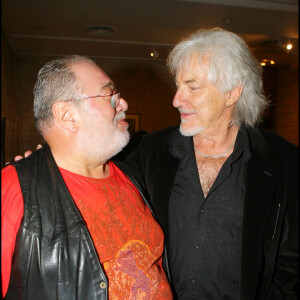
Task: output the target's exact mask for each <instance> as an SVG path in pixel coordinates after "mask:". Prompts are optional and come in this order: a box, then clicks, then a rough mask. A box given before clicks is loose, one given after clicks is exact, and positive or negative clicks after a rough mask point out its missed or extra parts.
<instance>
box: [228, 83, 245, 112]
mask: <svg viewBox="0 0 300 300" xmlns="http://www.w3.org/2000/svg"><path fill="white" fill-rule="evenodd" d="M243 88H244V85H243V83H239V84H238V85H236V86H235V87H234V88H233V89H232V90H231V91H229V92H228V93H226V106H227V107H230V106H232V105H233V104H235V102H236V101H238V99H239V98H240V96H241V94H242V92H243Z"/></svg>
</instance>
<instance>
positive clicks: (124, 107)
mask: <svg viewBox="0 0 300 300" xmlns="http://www.w3.org/2000/svg"><path fill="white" fill-rule="evenodd" d="M127 109H128V104H127V102H126V100H124V99H123V98H121V99H120V102H119V105H118V106H117V107H116V111H117V112H119V111H126V110H127Z"/></svg>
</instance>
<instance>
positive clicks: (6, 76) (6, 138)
mask: <svg viewBox="0 0 300 300" xmlns="http://www.w3.org/2000/svg"><path fill="white" fill-rule="evenodd" d="M15 78H16V74H15V56H14V55H13V53H12V51H11V50H10V48H9V46H8V44H7V41H6V38H5V35H4V34H3V33H2V32H1V133H2V134H1V167H2V166H3V165H4V163H5V162H7V161H8V160H10V159H11V157H12V155H14V153H16V151H17V150H18V148H17V145H18V140H17V138H18V137H17V132H18V128H17V124H18V120H19V119H18V115H17V114H16V110H15V98H16V96H15V94H16V93H15V91H16V84H15Z"/></svg>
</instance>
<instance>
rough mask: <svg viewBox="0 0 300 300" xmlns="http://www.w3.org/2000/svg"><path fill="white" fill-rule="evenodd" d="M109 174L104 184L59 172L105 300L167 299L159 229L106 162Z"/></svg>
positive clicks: (129, 185) (135, 194)
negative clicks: (93, 256)
mask: <svg viewBox="0 0 300 300" xmlns="http://www.w3.org/2000/svg"><path fill="white" fill-rule="evenodd" d="M109 169H110V176H109V177H108V178H105V179H92V178H88V177H84V176H80V175H76V174H75V175H76V176H74V174H73V173H71V172H68V171H66V170H63V169H61V172H62V175H63V177H64V179H65V181H66V184H67V186H68V188H69V190H70V191H71V194H72V196H73V199H74V201H75V203H76V205H77V207H78V209H79V211H80V213H81V214H82V217H83V218H84V220H85V222H86V224H87V227H88V230H89V232H90V235H91V237H92V240H93V243H94V245H95V248H96V250H97V252H98V256H99V259H100V262H101V264H102V266H103V268H104V270H105V273H106V276H107V278H108V284H109V288H108V292H109V299H172V293H171V289H170V286H169V283H168V281H167V278H166V275H165V273H164V271H163V269H162V253H163V245H164V236H163V232H162V229H161V228H160V226H159V225H158V224H157V222H156V221H155V220H154V218H153V216H152V214H151V212H150V211H149V209H148V207H147V206H146V205H145V203H144V202H143V200H142V199H141V196H140V195H139V193H138V191H137V190H136V188H135V187H134V185H133V184H132V183H131V182H130V181H129V180H128V179H127V177H126V176H125V175H124V174H123V173H122V172H121V171H120V170H119V169H118V168H117V167H116V166H115V165H114V164H113V163H111V162H110V164H109ZM71 175H72V176H71ZM75 186H77V188H74V187H75Z"/></svg>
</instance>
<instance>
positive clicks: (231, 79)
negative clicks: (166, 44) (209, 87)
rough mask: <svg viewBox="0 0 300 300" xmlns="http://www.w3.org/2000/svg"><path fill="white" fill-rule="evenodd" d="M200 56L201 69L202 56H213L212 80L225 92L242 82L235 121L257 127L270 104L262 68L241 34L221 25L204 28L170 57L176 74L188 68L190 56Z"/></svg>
mask: <svg viewBox="0 0 300 300" xmlns="http://www.w3.org/2000/svg"><path fill="white" fill-rule="evenodd" d="M193 54H196V55H197V58H198V61H199V65H198V66H195V67H199V68H201V62H202V57H203V55H204V54H208V55H209V67H208V75H207V76H208V81H209V82H210V83H212V84H216V86H217V87H218V88H219V90H220V91H221V92H223V93H226V92H229V91H230V90H232V89H233V88H234V87H236V86H237V85H239V84H241V83H242V84H243V91H242V94H241V96H240V98H239V99H238V101H237V102H236V104H235V107H234V111H233V116H232V119H231V124H236V125H240V124H241V123H242V122H245V124H246V125H249V126H254V125H255V124H257V123H258V122H259V121H260V119H261V116H262V114H263V112H264V110H265V108H266V106H267V105H268V101H267V100H266V98H265V96H264V95H263V83H262V68H261V66H260V64H259V62H258V61H257V60H256V58H255V57H254V56H253V55H252V53H251V52H250V50H249V48H248V46H247V44H246V43H245V41H244V40H243V39H241V38H240V37H239V36H238V35H236V34H234V33H232V32H229V31H226V30H223V29H221V28H218V27H216V28H212V29H200V30H198V31H196V32H195V33H192V34H191V35H190V36H189V37H187V38H186V39H184V40H183V41H181V42H179V43H178V44H177V45H176V46H175V47H174V49H173V50H172V51H171V53H170V54H169V57H168V66H169V68H170V70H171V72H172V73H173V75H174V76H176V74H177V72H180V71H182V70H183V69H185V68H188V65H189V61H190V58H191V57H192V55H193Z"/></svg>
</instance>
